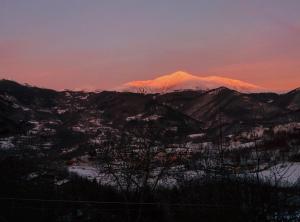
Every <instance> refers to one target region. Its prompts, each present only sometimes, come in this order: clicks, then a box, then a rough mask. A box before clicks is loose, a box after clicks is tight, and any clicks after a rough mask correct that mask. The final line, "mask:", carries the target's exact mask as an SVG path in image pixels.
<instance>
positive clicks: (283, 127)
mask: <svg viewBox="0 0 300 222" xmlns="http://www.w3.org/2000/svg"><path fill="white" fill-rule="evenodd" d="M299 127H300V123H298V122H293V123H288V124H283V125H278V126H275V127H274V129H273V131H274V133H279V132H293V131H294V129H295V128H299Z"/></svg>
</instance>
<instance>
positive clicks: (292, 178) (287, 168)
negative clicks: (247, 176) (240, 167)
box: [259, 163, 300, 186]
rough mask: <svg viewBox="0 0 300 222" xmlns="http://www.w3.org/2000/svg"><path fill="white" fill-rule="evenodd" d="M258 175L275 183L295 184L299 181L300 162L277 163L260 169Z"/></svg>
mask: <svg viewBox="0 0 300 222" xmlns="http://www.w3.org/2000/svg"><path fill="white" fill-rule="evenodd" d="M259 176H260V177H261V178H262V179H265V180H267V181H270V182H271V183H274V184H277V185H283V186H290V185H297V184H299V182H300V163H282V164H277V165H275V166H272V167H270V168H269V169H266V170H264V171H261V172H260V173H259Z"/></svg>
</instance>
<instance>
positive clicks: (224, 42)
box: [0, 0, 300, 90]
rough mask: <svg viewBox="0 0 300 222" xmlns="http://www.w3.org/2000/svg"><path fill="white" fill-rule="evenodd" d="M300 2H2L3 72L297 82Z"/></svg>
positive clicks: (73, 82)
mask: <svg viewBox="0 0 300 222" xmlns="http://www.w3.org/2000/svg"><path fill="white" fill-rule="evenodd" d="M299 12H300V1H299V0H26V1H25V0H0V79H2V78H6V79H13V80H16V81H19V82H22V83H25V82H26V83H29V84H33V85H37V86H42V87H48V88H54V89H65V88H68V89H110V88H113V87H116V86H118V85H120V84H123V83H125V82H129V81H133V80H144V79H153V78H155V77H158V76H160V75H164V74H169V73H172V72H174V71H176V70H184V71H186V72H189V73H192V74H194V75H199V76H208V75H219V76H224V77H229V78H235V79H240V80H242V81H247V82H250V83H253V84H257V85H260V86H263V87H266V88H269V89H272V90H287V89H292V88H296V87H300V13H299Z"/></svg>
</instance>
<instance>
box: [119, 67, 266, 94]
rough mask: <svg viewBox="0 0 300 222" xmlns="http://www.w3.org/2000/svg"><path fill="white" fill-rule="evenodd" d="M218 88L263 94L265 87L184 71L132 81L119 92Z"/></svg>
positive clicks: (120, 88) (163, 91) (164, 91)
mask: <svg viewBox="0 0 300 222" xmlns="http://www.w3.org/2000/svg"><path fill="white" fill-rule="evenodd" d="M218 87H227V88H230V89H233V90H237V91H242V92H262V91H265V89H264V88H263V87H260V86H257V85H254V84H251V83H248V82H244V81H241V80H237V79H231V78H226V77H221V76H206V77H201V76H196V75H192V74H189V73H187V72H184V71H177V72H174V73H171V74H167V75H163V76H159V77H157V78H155V79H152V80H141V81H132V82H128V83H125V84H123V85H122V86H120V87H119V88H118V90H119V91H129V92H143V93H166V92H171V91H178V90H210V89H214V88H218Z"/></svg>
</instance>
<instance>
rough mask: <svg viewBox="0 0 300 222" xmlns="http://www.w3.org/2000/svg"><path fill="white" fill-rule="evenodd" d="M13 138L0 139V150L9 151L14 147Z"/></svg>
mask: <svg viewBox="0 0 300 222" xmlns="http://www.w3.org/2000/svg"><path fill="white" fill-rule="evenodd" d="M12 140H13V137H6V138H1V139H0V149H1V150H9V149H12V148H14V147H15V145H14V144H13V143H12Z"/></svg>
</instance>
